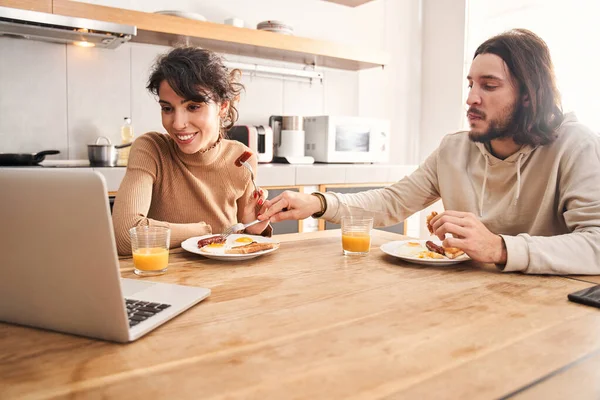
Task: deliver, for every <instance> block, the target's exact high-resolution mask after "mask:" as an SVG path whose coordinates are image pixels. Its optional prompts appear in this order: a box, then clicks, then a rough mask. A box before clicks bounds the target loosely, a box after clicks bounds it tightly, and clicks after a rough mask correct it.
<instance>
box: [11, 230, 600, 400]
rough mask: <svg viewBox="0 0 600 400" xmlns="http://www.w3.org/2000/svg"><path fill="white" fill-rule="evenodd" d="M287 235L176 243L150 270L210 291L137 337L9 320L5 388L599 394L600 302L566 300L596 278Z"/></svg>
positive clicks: (326, 394)
mask: <svg viewBox="0 0 600 400" xmlns="http://www.w3.org/2000/svg"><path fill="white" fill-rule="evenodd" d="M278 238H279V240H280V241H281V242H282V244H281V247H280V248H279V249H278V250H277V251H275V252H273V253H271V254H269V255H266V256H262V257H258V258H256V259H252V260H248V261H243V262H238V263H229V262H227V263H226V262H221V261H215V260H209V259H205V258H203V257H202V256H198V255H195V254H191V253H188V252H185V251H184V250H182V249H178V250H174V251H173V252H172V255H171V259H170V267H169V271H168V273H167V274H165V275H163V276H159V277H152V278H144V279H149V280H156V281H160V282H170V283H179V284H184V285H186V284H187V285H197V286H203V287H208V288H210V289H211V290H212V295H211V296H210V297H209V298H208V299H207V300H205V301H203V302H201V303H200V304H198V305H197V306H195V307H193V308H191V309H190V310H188V311H186V312H184V313H183V314H181V315H180V316H178V317H177V318H175V319H173V320H171V321H169V322H167V323H166V324H164V325H163V326H161V327H159V328H157V329H156V330H154V331H153V332H151V333H149V334H148V335H146V336H144V337H142V338H141V339H139V340H138V341H136V342H133V343H130V344H115V343H110V342H104V341H98V340H92V339H87V338H82V337H76V336H71V335H66V334H61V333H55V332H48V331H42V330H36V329H31V328H26V327H20V326H15V325H9V324H0V398H2V399H4V398H33V399H45V398H56V397H58V398H60V397H69V398H86V399H87V398H140V399H142V398H143V399H148V398H172V399H186V398H189V399H197V398H202V399H225V398H227V399H282V398H286V399H288V398H294V399H341V398H343V399H388V398H390V399H391V398H398V397H402V398H404V397H406V398H419V399H420V398H436V399H437V398H457V399H465V398H469V399H471V398H500V397H504V396H507V395H516V396H517V397H518V396H521V397H522V398H534V397H536V394H540V395H545V394H551V395H555V394H556V393H559V392H558V391H557V390H556V388H559V387H560V388H562V389H564V387H565V385H567V386H569V385H571V384H577V385H578V387H576V389H579V390H583V392H582V393H587V394H590V395H591V394H594V393H595V394H596V396H595V398H597V397H598V391H599V390H600V388H599V384H598V382H600V379H599V378H600V373H599V372H597V371H600V369H599V366H600V335H599V334H598V332H600V310H598V309H595V308H592V307H586V306H582V305H578V304H574V303H571V302H569V301H567V294H568V293H571V292H574V291H576V290H580V289H583V288H586V287H589V286H591V284H590V283H589V282H585V281H581V280H576V279H571V278H565V277H557V276H554V277H553V276H527V275H523V274H518V273H509V274H507V273H501V272H499V271H497V270H496V269H495V267H493V266H490V265H479V264H476V263H473V262H466V263H461V264H456V265H453V266H446V267H428V266H421V265H416V264H409V263H406V262H404V261H402V260H400V259H397V258H394V257H391V256H388V255H385V254H384V253H383V252H381V251H380V250H379V247H380V246H381V245H382V244H384V243H386V242H388V241H390V240H400V239H403V238H404V237H402V236H400V235H397V234H393V233H388V232H382V231H375V232H374V234H373V241H372V248H371V252H370V253H369V254H368V255H367V256H365V257H345V256H343V255H342V254H341V244H340V233H339V231H338V230H336V231H324V232H313V233H304V234H292V235H280V236H279V237H278ZM121 265H122V269H123V274H122V275H123V276H124V277H127V278H134V277H135V275H134V274H133V273H132V261H131V259H122V260H121ZM584 389H585V390H587V391H585V390H584ZM536 391H537V392H536ZM561 393H565V392H564V391H563V392H561ZM528 396H529V397H528ZM542 397H545V396H542Z"/></svg>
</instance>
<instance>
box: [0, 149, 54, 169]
mask: <svg viewBox="0 0 600 400" xmlns="http://www.w3.org/2000/svg"><path fill="white" fill-rule="evenodd" d="M59 153H60V151H58V150H45V151H40V152H39V153H0V166H3V167H13V166H22V165H37V164H39V163H41V162H42V161H44V158H45V157H46V156H48V155H51V154H59Z"/></svg>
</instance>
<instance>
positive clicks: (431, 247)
mask: <svg viewBox="0 0 600 400" xmlns="http://www.w3.org/2000/svg"><path fill="white" fill-rule="evenodd" d="M425 246H427V248H428V249H429V250H430V251H433V252H434V253H438V254H441V255H443V256H445V255H446V254H445V252H444V248H443V247H442V246H438V245H437V244H435V243H433V242H432V241H431V240H428V241H426V242H425Z"/></svg>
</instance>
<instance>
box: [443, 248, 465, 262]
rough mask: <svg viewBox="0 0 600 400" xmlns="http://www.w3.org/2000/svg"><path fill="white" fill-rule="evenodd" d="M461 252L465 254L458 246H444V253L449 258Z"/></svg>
mask: <svg viewBox="0 0 600 400" xmlns="http://www.w3.org/2000/svg"><path fill="white" fill-rule="evenodd" d="M463 254H465V252H464V251H462V250H461V249H459V248H458V247H444V255H445V256H446V257H448V258H450V259H455V258H456V257H460V256H462V255H463Z"/></svg>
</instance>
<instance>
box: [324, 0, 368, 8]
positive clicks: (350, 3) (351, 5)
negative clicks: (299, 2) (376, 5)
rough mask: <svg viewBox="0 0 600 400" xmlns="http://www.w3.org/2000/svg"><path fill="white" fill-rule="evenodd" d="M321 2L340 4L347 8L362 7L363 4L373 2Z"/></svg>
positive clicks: (362, 0) (361, 0) (350, 0)
mask: <svg viewBox="0 0 600 400" xmlns="http://www.w3.org/2000/svg"><path fill="white" fill-rule="evenodd" d="M323 1H328V2H330V3H336V4H341V5H343V6H348V7H358V6H362V5H363V4H365V3H369V2H371V1H373V0H323Z"/></svg>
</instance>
